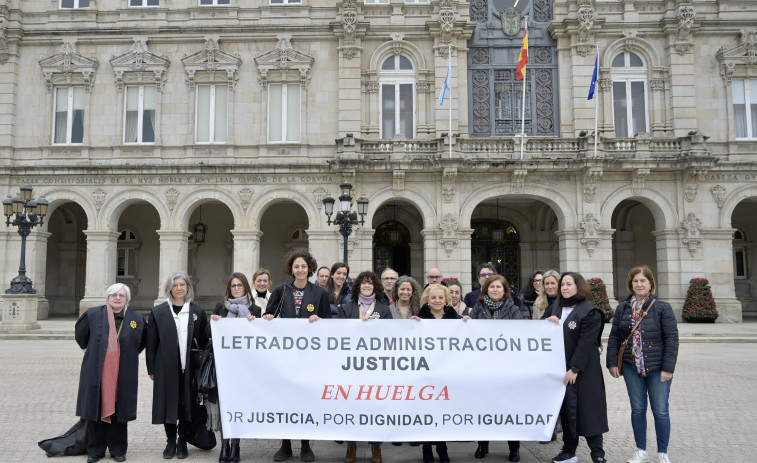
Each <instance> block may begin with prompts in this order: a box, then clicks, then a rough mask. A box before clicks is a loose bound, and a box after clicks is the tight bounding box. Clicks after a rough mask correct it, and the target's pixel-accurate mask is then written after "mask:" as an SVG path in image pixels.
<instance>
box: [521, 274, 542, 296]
mask: <svg viewBox="0 0 757 463" xmlns="http://www.w3.org/2000/svg"><path fill="white" fill-rule="evenodd" d="M543 274H544V272H542V271H541V270H537V271H535V272H534V273H532V274H531V276H529V277H528V283H526V285H525V286H524V287H522V288H521V289H520V296H523V298H524V299H525V300H527V301H535V300H536V297H537V296H538V295H539V294H538V293H537V292H536V289H534V280H535V279H536V275H543Z"/></svg>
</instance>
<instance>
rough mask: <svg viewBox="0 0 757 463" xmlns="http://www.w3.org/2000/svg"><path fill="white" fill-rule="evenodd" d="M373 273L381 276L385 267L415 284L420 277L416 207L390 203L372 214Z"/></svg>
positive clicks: (419, 225)
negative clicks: (405, 276)
mask: <svg viewBox="0 0 757 463" xmlns="http://www.w3.org/2000/svg"><path fill="white" fill-rule="evenodd" d="M372 225H373V229H374V230H375V231H374V233H373V265H372V267H373V270H374V271H375V272H376V273H378V274H381V272H383V271H384V269H386V268H387V267H389V268H393V269H394V270H396V271H397V273H399V274H400V275H410V276H412V277H414V278H416V279H417V280H418V281H421V280H420V277H422V276H423V240H422V238H421V230H422V229H423V217H422V216H421V215H420V213H419V212H418V209H417V208H416V207H415V205H413V204H411V203H410V202H407V201H401V200H391V201H387V202H385V203H383V204H382V205H381V206H380V207H379V208H378V209H376V213H375V214H374V215H373V223H372Z"/></svg>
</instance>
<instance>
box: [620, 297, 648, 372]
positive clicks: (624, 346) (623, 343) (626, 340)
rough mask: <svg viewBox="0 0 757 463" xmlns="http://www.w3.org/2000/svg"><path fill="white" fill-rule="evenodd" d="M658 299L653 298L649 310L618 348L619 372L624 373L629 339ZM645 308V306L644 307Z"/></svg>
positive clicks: (642, 315) (643, 314)
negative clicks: (624, 357)
mask: <svg viewBox="0 0 757 463" xmlns="http://www.w3.org/2000/svg"><path fill="white" fill-rule="evenodd" d="M656 300H657V299H652V302H651V303H650V304H649V307H647V310H645V311H644V313H642V314H641V318H640V319H639V321H637V322H636V324H635V325H634V326H633V328H631V332H630V333H628V337H626V338H625V339H624V340H623V342H621V343H620V348H618V374H619V375H622V374H623V353H625V351H626V347H628V341H630V340H631V337H632V336H633V334H634V332H636V330H637V329H638V328H639V326H641V322H642V321H643V320H644V317H646V316H647V314H648V313H649V310H650V309H651V308H652V306H653V305H654V303H655V301H656ZM642 308H643V307H642Z"/></svg>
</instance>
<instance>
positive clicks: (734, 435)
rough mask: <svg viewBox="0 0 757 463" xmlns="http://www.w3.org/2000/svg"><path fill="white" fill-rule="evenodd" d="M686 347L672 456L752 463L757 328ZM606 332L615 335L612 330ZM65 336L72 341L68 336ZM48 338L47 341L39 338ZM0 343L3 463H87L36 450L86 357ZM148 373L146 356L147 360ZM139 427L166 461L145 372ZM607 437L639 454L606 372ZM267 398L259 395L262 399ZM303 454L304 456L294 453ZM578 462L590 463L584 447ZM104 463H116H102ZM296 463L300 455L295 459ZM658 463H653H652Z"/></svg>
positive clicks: (696, 329) (134, 430)
mask: <svg viewBox="0 0 757 463" xmlns="http://www.w3.org/2000/svg"><path fill="white" fill-rule="evenodd" d="M73 323H74V321H73V320H65V321H43V322H42V325H43V326H42V328H43V329H42V330H41V331H40V333H46V336H48V337H56V335H55V334H53V335H50V333H51V332H52V333H57V337H66V336H68V335H70V334H71V329H72V327H73ZM679 326H680V329H681V336H682V343H681V348H680V356H679V361H678V367H677V369H676V372H675V377H674V379H673V385H672V388H673V389H672V394H671V418H672V436H671V442H670V449H669V455H670V459H671V461H672V462H674V463H679V462H681V463H682V462H753V461H755V460H756V459H757V457H755V455H757V442H755V440H753V438H751V437H749V436H750V435H752V434H753V432H754V430H755V429H757V406H755V404H756V403H757V387H755V383H756V382H757V357H756V356H755V355H754V353H755V349H757V344H756V342H757V323H742V324H713V325H687V324H681V325H679ZM606 331H609V325H607V326H606ZM67 333H68V334H67ZM40 336H41V337H45V336H42V335H40ZM17 337H19V338H21V339H10V338H8V337H5V338H4V337H3V336H0V371H2V376H0V387H2V390H3V391H4V393H3V394H2V397H1V398H0V409H1V410H2V414H0V426H1V427H2V429H3V430H4V432H3V437H2V439H0V455H2V457H0V461H3V462H32V463H33V462H55V461H62V462H69V461H70V462H78V461H80V462H84V461H86V457H85V456H77V457H55V458H54V459H49V458H47V457H46V456H45V454H44V452H42V451H41V450H40V449H39V448H38V447H37V441H39V440H42V439H45V438H48V437H52V436H55V435H58V434H61V433H62V432H64V431H65V430H66V429H68V428H69V427H70V426H71V425H73V424H74V422H75V421H76V420H77V418H76V417H75V416H74V409H75V405H76V390H77V384H78V377H79V367H80V362H81V357H82V351H81V350H80V349H79V348H78V347H77V345H76V343H75V342H74V341H73V340H72V339H52V340H40V339H29V338H28V337H26V338H24V337H23V336H17ZM141 360H142V363H144V355H143V356H141ZM140 375H141V376H140V379H139V380H140V390H139V397H140V403H139V410H138V419H137V420H136V421H134V422H131V423H130V424H129V433H130V435H129V451H128V454H127V461H129V462H135V463H136V462H159V461H163V460H162V458H161V452H162V450H163V447H164V445H165V438H164V434H163V429H162V427H161V426H154V425H152V424H150V406H151V397H150V394H151V387H150V380H149V378H148V377H147V373H146V369H145V368H144V365H143V368H142V369H141V370H140ZM605 382H606V384H607V395H608V415H609V421H610V432H609V433H607V434H605V450H606V452H607V460H608V461H609V462H611V463H616V462H625V461H626V459H627V458H628V457H629V456H630V454H631V452H632V451H633V450H634V444H633V435H632V432H631V424H630V410H629V405H628V399H627V395H626V391H625V386H624V384H623V381H622V380H621V379H617V380H616V379H613V378H611V377H610V376H609V375H607V373H606V372H605ZM258 392H260V391H258ZM649 422H650V429H649V449H651V450H652V451H654V450H655V448H656V447H655V442H654V428H653V426H652V425H651V423H652V419H651V412H650V413H649ZM278 444H279V442H278V441H272V440H243V441H242V460H243V461H252V462H269V461H272V459H271V457H272V455H273V453H274V452H275V451H276V449H277V448H278ZM296 447H298V446H296ZM313 448H314V451H315V454H316V461H322V462H336V463H339V462H342V461H344V451H345V446H344V445H339V444H336V443H334V442H325V441H316V442H314V446H313ZM475 448H476V444H475V443H473V442H460V443H453V444H451V445H450V456H451V459H452V461H453V462H454V463H462V462H476V461H479V460H477V459H475V458H474V457H473V451H474V450H475ZM382 449H383V453H384V461H385V462H386V463H393V462H398V463H404V462H420V461H422V458H421V453H420V448H419V447H410V446H408V445H403V446H401V447H396V446H392V445H389V444H384V445H383V446H382ZM559 450H560V443H559V442H555V443H551V444H547V445H541V444H539V443H537V442H524V443H523V444H522V445H521V461H522V462H524V463H536V462H549V461H551V457H553V456H555V455H556V454H557V453H558V452H559ZM358 457H359V459H358V461H359V462H361V463H364V462H370V446H369V445H368V444H362V443H361V444H359V446H358ZM578 457H579V461H580V462H582V463H586V462H590V461H591V459H590V458H589V456H588V451H587V449H586V445H585V442H584V441H583V440H582V441H581V446H580V447H579V453H578ZM217 459H218V449H217V448H216V449H214V450H211V451H201V450H197V449H194V448H193V447H191V446H190V453H189V458H187V459H186V460H185V461H187V462H200V461H203V462H214V461H217ZM101 461H103V462H105V463H107V462H109V461H112V460H111V459H109V458H105V459H103V460H101ZM291 461H299V459H298V458H297V448H296V449H295V458H294V459H293V460H291ZM483 461H485V462H490V463H493V462H503V461H507V444H506V443H505V442H493V443H492V446H491V450H490V454H489V456H487V457H486V459H485V460H483ZM652 461H656V458H653V459H652Z"/></svg>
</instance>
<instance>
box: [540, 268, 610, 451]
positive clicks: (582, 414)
mask: <svg viewBox="0 0 757 463" xmlns="http://www.w3.org/2000/svg"><path fill="white" fill-rule="evenodd" d="M590 294H591V286H589V283H588V282H587V281H586V279H584V277H583V276H581V275H580V274H578V273H575V272H565V273H563V274H562V276H561V277H560V298H559V299H558V300H557V301H555V303H554V304H552V305H551V306H549V308H548V309H547V311H546V312H545V313H544V315H543V318H545V319H547V320H549V321H551V322H554V323H556V324H559V325H562V327H563V341H564V343H565V369H566V372H565V377H564V378H563V384H565V386H566V390H565V398H564V399H563V403H562V407H561V408H560V420H561V421H562V428H563V448H562V451H561V452H560V454H559V455H557V456H556V457H555V458H553V459H552V461H553V462H554V463H575V462H576V461H578V460H577V459H576V449H577V448H578V436H584V437H585V438H586V443H587V444H588V445H589V449H590V450H591V459H592V461H594V462H597V463H600V462H602V463H604V462H606V461H607V460H605V451H604V449H603V447H602V434H603V433H605V432H607V431H608V430H609V427H608V425H607V398H606V394H605V381H604V378H603V377H602V365H601V364H600V360H599V349H600V348H601V346H602V341H601V336H602V329H603V328H604V319H603V317H602V312H601V311H600V310H599V309H597V308H595V307H594V306H593V305H592V304H591V302H589V301H587V298H588V297H589V295H590Z"/></svg>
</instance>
